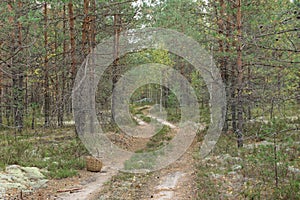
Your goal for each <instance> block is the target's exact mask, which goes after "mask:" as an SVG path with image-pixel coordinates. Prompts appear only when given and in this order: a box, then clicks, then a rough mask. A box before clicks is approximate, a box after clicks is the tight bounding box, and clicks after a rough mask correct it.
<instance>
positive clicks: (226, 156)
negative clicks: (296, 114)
mask: <svg viewBox="0 0 300 200" xmlns="http://www.w3.org/2000/svg"><path fill="white" fill-rule="evenodd" d="M142 113H143V114H144V115H145V116H147V109H146V111H144V110H143V112H142ZM137 121H139V124H140V126H141V127H143V128H145V129H149V127H148V125H149V124H148V123H147V122H145V121H142V120H141V121H140V120H137ZM298 123H299V122H291V124H293V125H294V124H298ZM165 124H166V123H165ZM251 126H252V128H253V125H251ZM203 128H204V127H203ZM176 129H177V128H176V125H172V126H169V129H165V132H164V133H163V134H162V136H160V137H159V138H158V140H154V141H152V140H149V139H139V140H134V139H132V138H130V137H127V136H126V135H122V134H121V135H115V134H114V133H111V134H110V136H109V137H110V138H112V140H113V141H114V142H115V143H119V144H121V145H123V147H124V148H125V149H128V150H132V151H135V150H137V149H143V148H144V149H147V148H149V147H153V146H156V145H159V144H160V143H161V141H167V140H168V138H169V137H170V136H171V137H172V136H174V135H175V134H176ZM205 133H206V132H205V131H201V132H200V133H199V134H198V135H197V137H196V138H195V140H194V142H193V143H192V145H191V146H190V148H189V149H188V150H187V151H186V152H185V153H184V154H183V156H181V157H180V158H179V159H178V160H176V161H175V162H174V163H172V164H170V165H169V166H168V167H166V168H163V169H161V170H158V171H155V172H151V173H147V174H131V173H123V172H117V171H114V170H112V169H110V168H109V167H107V166H104V168H103V170H102V171H101V172H100V173H93V172H88V171H86V170H85V169H84V167H82V168H81V169H80V170H77V174H75V175H73V176H70V177H67V178H55V177H54V178H49V181H48V183H47V187H46V188H40V189H38V190H35V191H32V192H30V193H24V192H21V191H20V190H17V189H15V190H8V191H6V199H7V200H10V199H24V200H27V199H37V200H44V199H45V200H46V199H51V200H54V199H56V200H68V199H70V200H71V199H72V200H73V199H74V200H76V199H78V200H79V199H91V200H105V199H107V200H136V199H139V200H146V199H147V200H148V199H155V200H167V199H174V200H181V199H182V200H185V199H187V200H188V199H232V200H233V199H300V132H299V130H293V131H287V132H286V133H285V135H284V136H283V135H279V136H278V138H275V139H276V140H274V138H273V137H264V138H263V139H262V138H260V140H252V139H251V140H246V141H245V145H244V148H242V149H237V148H236V144H235V142H236V140H235V136H234V135H233V134H232V133H228V134H222V135H221V137H220V139H219V141H218V144H217V145H216V147H215V149H214V150H213V152H212V153H211V154H210V155H209V156H208V157H206V158H205V159H200V158H199V156H198V153H197V152H198V151H199V148H200V146H201V141H202V138H203V136H204V135H205ZM4 135H5V134H4ZM74 136H75V135H74V133H73V129H72V128H71V129H70V128H67V129H64V131H63V132H61V130H60V131H58V132H56V133H55V134H53V133H52V132H49V133H46V134H43V135H40V134H39V133H34V134H33V135H31V136H30V137H29V136H28V137H27V136H26V137H22V139H20V140H21V143H25V141H30V143H33V146H38V144H42V145H43V146H44V148H46V147H45V146H47V145H50V148H53V147H54V148H60V146H59V145H62V144H66V143H68V141H70V143H71V144H72V142H74V141H73V140H72V138H73V137H74ZM37 138H38V139H37ZM274 141H275V142H276V143H274ZM1 143H2V147H3V146H4V147H5V146H8V145H9V144H7V142H6V140H1ZM53 143H54V144H53ZM149 144H151V145H150V146H149ZM18 145H20V143H18ZM26 148H28V146H26ZM30 148H31V146H30ZM62 148H63V150H62V151H61V152H63V151H65V150H64V148H65V149H67V150H70V151H72V152H74V151H75V152H77V153H76V154H78V152H80V149H81V148H80V147H78V144H77V143H75V144H73V145H71V146H70V145H67V146H66V147H64V146H62ZM11 150H12V149H8V150H7V151H8V152H12V151H11ZM19 151H21V150H19ZM274 152H276V155H275V156H276V157H275V158H274ZM12 153H13V152H12ZM54 153H57V152H54ZM79 154H80V155H76V156H79V157H82V156H84V153H79ZM17 155H18V154H17ZM10 159H12V158H10ZM16 159H18V158H16ZM66 159H68V158H66ZM32 162H34V161H33V160H32ZM18 164H22V162H20V163H18ZM32 164H34V163H30V164H29V165H30V166H31V165H32ZM274 164H276V167H275V165H274ZM54 172H55V171H54ZM275 173H277V176H276V175H275ZM276 177H277V180H276ZM0 199H1V198H0Z"/></svg>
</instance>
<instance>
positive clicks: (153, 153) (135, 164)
mask: <svg viewBox="0 0 300 200" xmlns="http://www.w3.org/2000/svg"><path fill="white" fill-rule="evenodd" d="M170 131H171V129H170V128H169V127H168V126H163V127H162V129H161V130H160V131H159V132H158V133H156V134H155V135H154V136H153V137H152V138H151V139H150V141H149V142H148V143H147V145H146V148H144V149H142V150H138V151H137V152H136V153H137V154H134V156H132V157H131V158H130V159H129V160H127V161H126V162H125V169H126V170H134V169H152V168H153V167H155V162H156V159H157V157H158V156H159V154H160V153H161V152H160V151H157V150H159V149H160V148H161V147H163V146H165V145H166V144H167V143H168V141H170V140H171V139H172V136H171V134H170ZM143 153H147V155H145V154H143Z"/></svg>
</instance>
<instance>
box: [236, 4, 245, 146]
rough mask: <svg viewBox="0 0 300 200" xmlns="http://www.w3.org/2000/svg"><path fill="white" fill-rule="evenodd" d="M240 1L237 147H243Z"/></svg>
mask: <svg viewBox="0 0 300 200" xmlns="http://www.w3.org/2000/svg"><path fill="white" fill-rule="evenodd" d="M241 7H242V5H241V0H237V18H236V19H237V33H238V36H237V88H238V90H237V114H238V116H237V117H238V126H237V128H238V130H237V137H238V141H237V144H238V147H242V146H243V123H244V120H243V99H242V98H243V96H242V95H243V62H242V11H241Z"/></svg>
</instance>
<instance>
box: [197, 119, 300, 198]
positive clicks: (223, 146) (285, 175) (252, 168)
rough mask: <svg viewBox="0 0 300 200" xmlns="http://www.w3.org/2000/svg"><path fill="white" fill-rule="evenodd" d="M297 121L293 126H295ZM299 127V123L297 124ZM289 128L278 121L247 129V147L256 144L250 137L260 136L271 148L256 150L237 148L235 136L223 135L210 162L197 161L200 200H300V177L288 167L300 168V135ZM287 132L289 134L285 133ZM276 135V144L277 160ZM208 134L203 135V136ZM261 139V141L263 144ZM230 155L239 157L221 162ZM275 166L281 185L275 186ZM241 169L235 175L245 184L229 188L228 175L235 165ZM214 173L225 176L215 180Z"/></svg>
mask: <svg viewBox="0 0 300 200" xmlns="http://www.w3.org/2000/svg"><path fill="white" fill-rule="evenodd" d="M295 125H296V124H295V122H294V124H293V125H292V127H293V126H295ZM297 126H299V124H298V125H297ZM289 128H291V127H289V125H287V124H286V123H284V121H281V120H277V121H272V122H270V123H268V124H253V125H252V127H251V126H249V127H248V128H247V131H248V132H247V137H246V138H248V139H249V140H246V141H245V144H246V145H247V144H248V143H249V144H251V143H254V142H257V141H256V140H253V139H252V138H251V137H249V136H251V135H252V136H253V135H255V134H258V135H259V136H260V140H266V141H269V142H270V144H269V145H261V146H257V147H254V148H246V147H244V148H240V149H238V148H237V147H236V138H235V135H233V134H222V135H221V137H220V139H219V141H218V143H217V145H216V147H215V148H214V150H213V152H212V153H211V155H210V159H212V161H211V162H209V161H202V160H200V159H199V160H198V164H197V183H198V191H199V192H198V199H220V198H222V199H232V198H233V197H232V196H230V195H233V196H235V197H234V198H235V199H300V174H299V173H294V172H291V171H290V170H289V167H291V166H292V167H295V168H298V169H299V168H300V145H299V141H300V132H299V130H298V131H297V130H296V131H289ZM283 130H287V131H283ZM274 132H278V133H279V132H280V134H277V135H275V141H276V144H277V148H276V158H275V154H274V152H275V149H274V145H273V144H272V142H273V141H274V134H273V133H274ZM204 134H205V132H203V133H201V134H200V136H202V137H203V135H204ZM260 140H259V141H260ZM226 154H229V155H230V156H231V157H236V158H239V159H238V160H235V161H233V162H232V161H221V159H220V157H218V156H222V155H226ZM275 163H276V165H277V169H276V170H277V177H278V185H276V174H275ZM235 164H237V165H240V166H242V168H241V169H240V170H239V171H237V172H236V173H237V174H238V175H240V177H243V178H242V179H241V178H239V179H241V180H244V181H243V182H242V185H241V186H240V188H239V189H238V190H234V188H232V187H230V184H232V183H234V181H235V180H234V179H233V178H231V177H230V175H229V174H228V173H229V172H232V171H233V170H232V166H233V165H235ZM212 174H215V175H216V174H219V175H221V176H222V177H221V178H219V179H214V178H213V177H212Z"/></svg>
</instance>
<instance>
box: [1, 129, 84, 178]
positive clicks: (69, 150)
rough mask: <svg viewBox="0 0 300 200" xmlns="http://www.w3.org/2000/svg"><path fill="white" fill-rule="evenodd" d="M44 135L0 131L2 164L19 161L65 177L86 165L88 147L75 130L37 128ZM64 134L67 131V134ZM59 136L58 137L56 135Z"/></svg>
mask: <svg viewBox="0 0 300 200" xmlns="http://www.w3.org/2000/svg"><path fill="white" fill-rule="evenodd" d="M37 131H38V132H43V131H44V133H43V136H42V135H37V134H36V133H29V132H28V133H27V134H24V133H23V135H18V136H17V137H16V138H15V137H14V136H13V135H11V134H9V132H6V134H3V133H2V134H0V139H1V142H2V145H1V146H0V151H1V155H0V167H1V168H2V169H4V168H5V166H7V165H12V164H17V165H21V166H25V167H38V168H43V169H46V170H47V171H48V172H45V175H46V176H48V177H49V178H58V179H61V178H66V177H70V176H74V175H76V174H77V170H80V169H83V168H84V167H85V161H84V159H83V156H84V155H87V150H86V149H85V147H84V146H83V144H82V143H81V141H80V140H79V139H77V138H76V136H75V134H70V132H72V129H70V128H69V129H55V130H52V131H53V132H54V133H53V132H52V131H49V130H37ZM62 134H66V135H65V136H64V135H62ZM54 135H55V136H57V137H56V138H55V137H54Z"/></svg>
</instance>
